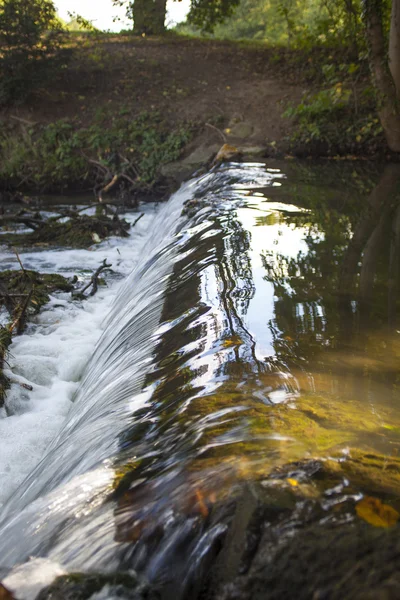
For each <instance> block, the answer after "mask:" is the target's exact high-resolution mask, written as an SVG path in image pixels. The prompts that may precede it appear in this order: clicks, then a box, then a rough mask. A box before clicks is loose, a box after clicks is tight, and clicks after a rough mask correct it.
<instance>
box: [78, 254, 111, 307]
mask: <svg viewBox="0 0 400 600" xmlns="http://www.w3.org/2000/svg"><path fill="white" fill-rule="evenodd" d="M110 267H112V265H111V264H110V265H108V264H107V259H106V258H105V259H104V260H103V262H102V264H101V265H100V267H99V268H98V269H96V271H95V272H94V273H93V275H92V276H91V278H90V281H89V282H88V283H87V284H86V285H85V286H84V287H83V288H82V289H81V290H78V291H76V292H72V296H73V297H74V298H84V297H85V296H84V292H86V290H87V289H88V288H90V286H93V287H92V289H91V291H90V294H89V296H94V295H95V293H96V292H97V290H98V286H99V275H100V273H101V272H102V271H103V270H104V269H109V268H110Z"/></svg>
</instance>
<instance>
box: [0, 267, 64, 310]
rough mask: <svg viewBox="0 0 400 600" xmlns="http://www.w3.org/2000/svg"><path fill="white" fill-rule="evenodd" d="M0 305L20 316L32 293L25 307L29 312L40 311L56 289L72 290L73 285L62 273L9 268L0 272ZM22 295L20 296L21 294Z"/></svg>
mask: <svg viewBox="0 0 400 600" xmlns="http://www.w3.org/2000/svg"><path fill="white" fill-rule="evenodd" d="M0 289H1V290H2V292H1V293H0V305H1V304H3V305H4V306H5V307H6V308H7V310H8V311H9V313H10V315H11V318H12V319H15V318H18V315H19V312H20V310H21V308H22V306H23V304H24V301H25V298H26V297H28V296H29V295H30V298H29V303H28V306H27V308H26V309H25V310H26V312H27V313H28V314H35V313H38V312H39V310H40V308H41V307H42V306H43V305H44V304H46V303H47V302H48V301H49V300H50V297H49V294H52V293H53V292H55V291H63V292H70V291H72V289H73V285H72V283H71V282H70V281H68V279H66V278H65V277H63V276H62V275H57V274H54V273H45V274H43V273H38V272H36V271H29V270H26V269H25V270H24V271H22V270H18V271H13V270H8V271H3V272H1V273H0ZM19 295H20V296H19Z"/></svg>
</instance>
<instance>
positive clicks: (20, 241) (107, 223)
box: [3, 215, 129, 248]
mask: <svg viewBox="0 0 400 600" xmlns="http://www.w3.org/2000/svg"><path fill="white" fill-rule="evenodd" d="M128 230H129V224H128V223H127V222H126V221H125V220H123V219H109V218H108V217H105V216H100V217H89V216H87V215H77V216H74V217H72V218H71V219H70V220H69V221H65V222H59V221H58V220H56V219H49V220H48V221H46V222H45V223H43V225H40V226H39V227H38V228H37V229H35V231H33V232H32V233H27V234H5V235H4V236H3V239H4V240H5V241H7V242H10V243H12V244H13V245H18V246H21V245H49V244H51V245H56V246H71V247H74V248H86V247H88V246H90V245H92V244H93V243H95V242H99V241H101V240H103V239H105V238H107V237H109V236H111V235H117V236H120V237H128V236H129V233H128Z"/></svg>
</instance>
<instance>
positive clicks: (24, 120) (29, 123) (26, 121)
mask: <svg viewBox="0 0 400 600" xmlns="http://www.w3.org/2000/svg"><path fill="white" fill-rule="evenodd" d="M10 119H15V120H16V121H20V123H24V124H25V125H29V126H30V127H33V126H34V125H37V122H36V121H28V119H22V118H21V117H17V115H10Z"/></svg>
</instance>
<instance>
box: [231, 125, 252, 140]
mask: <svg viewBox="0 0 400 600" xmlns="http://www.w3.org/2000/svg"><path fill="white" fill-rule="evenodd" d="M229 130H230V131H229V133H228V136H229V137H230V138H237V139H241V140H245V139H246V138H248V137H250V136H251V135H252V134H253V132H254V127H253V125H250V123H246V121H242V122H241V123H235V124H233V125H232V126H231V127H229Z"/></svg>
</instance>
